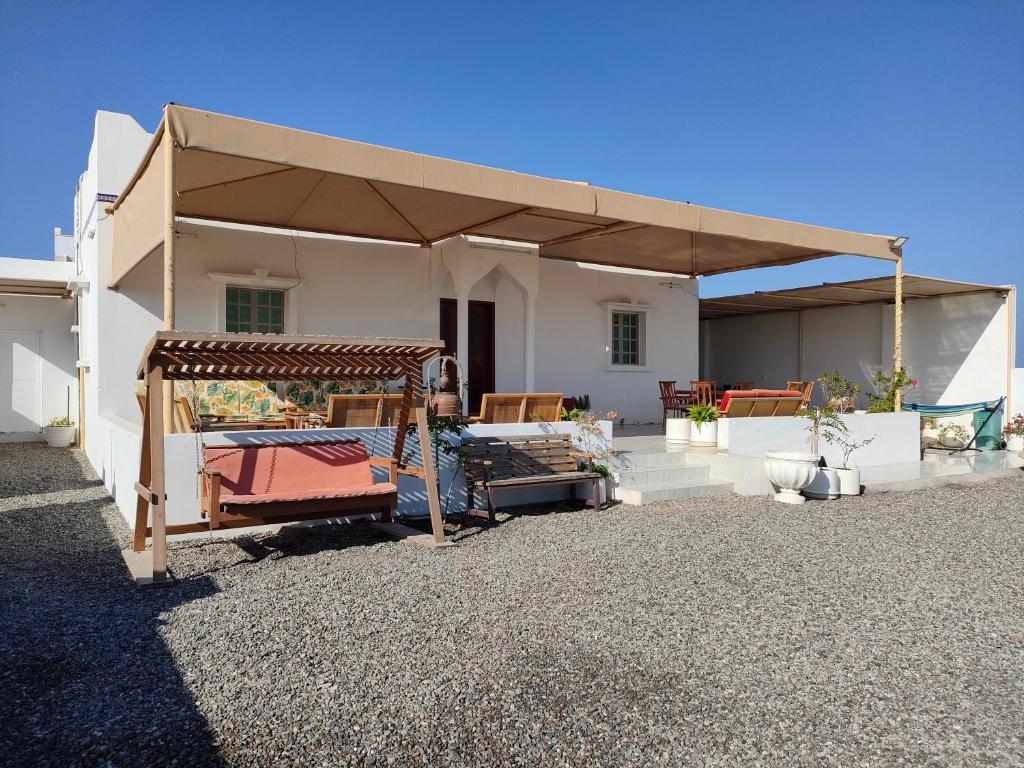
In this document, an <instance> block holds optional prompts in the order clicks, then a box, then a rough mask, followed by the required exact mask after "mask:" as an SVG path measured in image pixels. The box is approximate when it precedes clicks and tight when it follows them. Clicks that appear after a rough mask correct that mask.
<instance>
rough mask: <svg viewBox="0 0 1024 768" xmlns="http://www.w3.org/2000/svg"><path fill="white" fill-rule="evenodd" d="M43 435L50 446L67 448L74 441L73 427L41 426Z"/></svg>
mask: <svg viewBox="0 0 1024 768" xmlns="http://www.w3.org/2000/svg"><path fill="white" fill-rule="evenodd" d="M43 437H44V438H46V444H47V445H48V446H50V447H51V448H67V447H68V446H69V445H71V444H72V443H73V442H75V428H74V427H43Z"/></svg>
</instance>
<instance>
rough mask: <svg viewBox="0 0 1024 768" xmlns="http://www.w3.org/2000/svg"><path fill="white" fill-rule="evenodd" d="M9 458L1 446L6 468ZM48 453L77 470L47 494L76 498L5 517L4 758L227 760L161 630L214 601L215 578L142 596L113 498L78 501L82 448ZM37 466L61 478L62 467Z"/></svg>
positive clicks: (47, 761)
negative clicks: (124, 551) (173, 613)
mask: <svg viewBox="0 0 1024 768" xmlns="http://www.w3.org/2000/svg"><path fill="white" fill-rule="evenodd" d="M35 450H39V449H35ZM8 458H9V453H8V450H7V449H4V450H3V451H2V452H0V462H4V463H5V469H6V468H7V465H6V461H7V459H8ZM43 458H44V457H42V456H38V457H36V463H39V464H40V465H41V464H42V462H43ZM45 460H46V461H47V462H55V463H56V465H57V469H58V470H59V469H60V468H61V467H60V464H61V462H63V461H69V462H71V464H74V465H76V466H71V465H65V466H63V469H64V470H65V474H63V475H62V476H61V477H60V479H59V482H56V483H53V484H51V486H50V487H49V488H48V489H47V490H48V491H49V492H54V491H56V490H61V491H65V492H66V493H67V497H68V500H67V502H66V503H60V504H53V505H51V506H43V507H37V508H34V509H21V510H17V511H14V512H3V513H0V532H2V533H0V691H2V692H3V694H2V696H0V750H2V757H0V762H2V763H4V764H6V765H19V766H20V765H32V766H77V765H88V766H106V765H117V766H157V765H167V764H171V763H174V764H175V765H189V766H191V765H197V766H198V765H202V766H217V765H221V764H222V761H221V760H220V758H219V756H218V754H217V748H216V745H215V743H214V737H213V733H212V731H211V729H210V728H209V726H208V725H207V723H206V721H205V719H204V718H203V716H202V715H201V714H200V712H199V711H198V709H197V707H196V704H195V702H194V701H193V699H192V696H191V694H190V692H189V689H188V687H187V685H186V683H185V681H184V680H183V679H182V676H181V673H180V671H179V669H178V667H177V665H176V663H175V660H174V658H173V656H172V654H171V652H170V650H169V649H168V648H167V647H166V645H165V644H164V641H163V639H162V638H161V635H160V627H161V624H162V619H161V616H162V614H163V613H164V612H165V611H169V610H171V609H173V608H174V607H175V606H177V605H180V604H182V603H185V602H188V601H191V600H196V599H200V598H204V597H208V596H209V595H211V594H213V593H214V592H215V591H216V589H215V587H214V585H213V583H212V582H211V581H210V580H209V579H207V578H204V577H200V578H197V579H192V580H188V581H186V582H183V583H181V584H180V585H179V586H178V587H175V588H170V589H163V590H154V591H148V592H142V591H140V590H139V589H138V588H137V587H136V586H135V585H134V583H133V582H132V581H131V580H130V579H129V578H128V575H127V571H126V570H125V567H124V563H123V561H122V560H121V556H120V542H119V541H118V540H117V537H116V536H114V535H112V534H111V532H110V530H111V528H109V527H108V524H110V525H117V524H118V523H119V520H120V518H119V517H118V515H119V513H118V512H117V511H116V509H114V508H113V507H112V505H111V503H110V502H109V500H102V499H100V500H97V499H91V500H76V498H75V497H76V491H77V492H78V495H79V496H81V491H82V490H83V489H86V488H89V487H91V486H92V485H94V484H95V481H94V479H93V478H92V477H89V476H88V475H87V473H86V472H83V471H82V469H81V467H80V465H78V463H77V462H76V461H75V459H74V458H73V456H72V454H70V453H69V452H60V454H59V455H58V454H57V452H54V453H53V454H48V455H46V456H45ZM76 467H77V468H76ZM39 470H40V475H45V474H51V475H56V474H58V473H59V472H57V471H55V470H54V468H53V464H51V465H50V466H49V467H44V466H40V467H39ZM5 474H6V476H7V478H8V485H11V483H10V475H9V474H7V473H6V472H5ZM35 479H36V476H35V475H32V474H30V475H29V476H27V477H26V478H25V482H23V483H21V484H20V486H21V488H22V489H23V491H22V492H23V493H32V492H37V491H38V488H37V487H36V485H37V483H36V482H35ZM5 490H6V489H5ZM12 495H13V494H12Z"/></svg>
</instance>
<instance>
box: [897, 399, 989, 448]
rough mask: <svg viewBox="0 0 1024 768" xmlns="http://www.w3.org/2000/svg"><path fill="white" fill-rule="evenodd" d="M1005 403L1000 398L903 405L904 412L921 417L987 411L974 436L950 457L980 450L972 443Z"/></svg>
mask: <svg viewBox="0 0 1024 768" xmlns="http://www.w3.org/2000/svg"><path fill="white" fill-rule="evenodd" d="M1004 402H1006V398H1005V397H1000V398H999V399H998V400H989V401H987V402H981V403H966V404H965V405H922V404H921V403H903V410H904V411H917V412H918V413H920V414H922V415H923V416H960V415H962V414H965V413H977V412H979V411H988V416H986V417H985V421H983V422H982V423H981V426H979V427H978V428H977V429H976V430H975V431H974V436H973V437H971V439H970V441H969V442H968V443H967V445H965V446H964V447H963V448H956V449H953V450H951V451H950V452H949V453H950V455H951V456H952V455H953V454H955V453H964V452H965V451H980V450H981V449H980V448H975V447H974V443H975V442H976V441H977V439H978V435H980V434H981V433H982V432H983V431H984V430H985V427H987V426H988V423H989V422H990V421H991V420H992V417H993V416H995V415H996V414H997V413H999V412H1000V411H1002V410H1003V403H1004Z"/></svg>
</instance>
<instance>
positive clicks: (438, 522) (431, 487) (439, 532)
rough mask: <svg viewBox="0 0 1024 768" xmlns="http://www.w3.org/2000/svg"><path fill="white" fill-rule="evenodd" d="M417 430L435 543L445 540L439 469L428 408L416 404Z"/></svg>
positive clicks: (431, 528)
mask: <svg viewBox="0 0 1024 768" xmlns="http://www.w3.org/2000/svg"><path fill="white" fill-rule="evenodd" d="M416 431H417V432H418V433H419V436H420V453H421V454H422V455H423V482H424V483H425V484H426V486H427V505H428V506H429V507H430V530H431V531H432V532H433V534H434V543H435V544H442V543H443V542H444V521H443V520H442V519H441V500H440V499H439V498H438V495H437V471H436V468H435V467H434V452H433V450H432V447H431V445H430V432H429V431H428V430H427V409H426V408H425V407H423V406H416Z"/></svg>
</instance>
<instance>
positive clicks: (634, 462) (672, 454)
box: [608, 451, 692, 472]
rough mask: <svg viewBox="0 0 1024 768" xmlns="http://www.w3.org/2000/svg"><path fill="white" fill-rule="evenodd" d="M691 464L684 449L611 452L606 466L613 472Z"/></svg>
mask: <svg viewBox="0 0 1024 768" xmlns="http://www.w3.org/2000/svg"><path fill="white" fill-rule="evenodd" d="M691 464H692V462H689V461H687V458H686V451H661V452H658V453H636V452H634V451H624V452H622V453H613V454H612V455H611V456H609V457H608V467H609V468H610V469H611V470H612V471H613V472H619V471H624V472H625V471H632V470H643V469H653V468H661V467H685V466H689V465H691Z"/></svg>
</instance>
